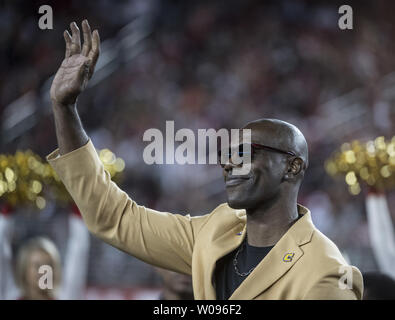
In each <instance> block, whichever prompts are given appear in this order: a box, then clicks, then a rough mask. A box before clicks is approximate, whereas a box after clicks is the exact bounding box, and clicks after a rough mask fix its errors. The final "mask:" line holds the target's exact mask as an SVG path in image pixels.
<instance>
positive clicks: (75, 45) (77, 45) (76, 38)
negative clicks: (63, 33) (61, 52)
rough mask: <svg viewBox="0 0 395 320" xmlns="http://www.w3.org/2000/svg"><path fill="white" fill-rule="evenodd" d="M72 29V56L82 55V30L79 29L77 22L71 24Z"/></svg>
mask: <svg viewBox="0 0 395 320" xmlns="http://www.w3.org/2000/svg"><path fill="white" fill-rule="evenodd" d="M70 29H71V34H72V38H71V50H70V54H71V55H74V54H79V53H81V39H80V29H78V26H77V24H76V23H75V22H72V23H71V24H70Z"/></svg>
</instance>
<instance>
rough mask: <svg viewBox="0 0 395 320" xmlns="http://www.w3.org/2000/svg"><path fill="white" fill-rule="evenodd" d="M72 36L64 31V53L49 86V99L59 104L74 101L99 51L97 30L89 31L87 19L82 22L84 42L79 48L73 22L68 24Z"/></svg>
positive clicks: (83, 85)
mask: <svg viewBox="0 0 395 320" xmlns="http://www.w3.org/2000/svg"><path fill="white" fill-rule="evenodd" d="M70 28H71V32H72V36H70V34H69V33H68V31H65V32H64V34H63V35H64V39H65V41H66V55H65V59H64V60H63V62H62V64H61V66H60V68H59V70H58V71H57V72H56V75H55V78H54V80H53V82H52V86H51V100H52V101H53V102H54V103H57V104H60V105H70V104H73V103H75V101H76V99H77V97H78V95H79V94H80V93H81V92H82V91H83V90H84V89H85V87H86V85H87V83H88V81H89V79H90V78H91V77H92V75H93V72H94V69H95V65H96V62H97V59H98V58H99V53H100V38H99V33H98V31H97V30H95V31H93V33H91V29H90V27H89V24H88V21H86V20H84V21H83V22H82V31H83V36H84V44H83V46H82V49H81V40H80V30H79V29H78V27H77V24H76V23H75V22H72V23H71V24H70Z"/></svg>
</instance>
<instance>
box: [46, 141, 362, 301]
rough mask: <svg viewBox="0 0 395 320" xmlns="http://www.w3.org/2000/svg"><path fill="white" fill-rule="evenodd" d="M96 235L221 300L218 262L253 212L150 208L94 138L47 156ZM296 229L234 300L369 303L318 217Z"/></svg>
mask: <svg viewBox="0 0 395 320" xmlns="http://www.w3.org/2000/svg"><path fill="white" fill-rule="evenodd" d="M47 159H48V161H49V163H50V164H51V166H52V167H53V168H54V170H55V171H56V172H57V174H58V175H59V177H60V178H61V180H62V181H63V183H64V184H65V186H66V188H67V190H68V191H69V193H70V194H71V195H72V197H73V199H74V201H75V203H76V204H77V205H78V207H79V209H80V211H81V214H82V216H83V219H84V221H85V223H86V225H87V227H88V229H89V231H90V232H92V233H93V234H94V235H96V236H97V237H99V238H100V239H102V240H103V241H105V242H107V243H109V244H111V245H112V246H114V247H116V248H118V249H120V250H122V251H124V252H127V253H129V254H131V255H133V256H135V257H137V258H139V259H141V260H143V261H145V262H147V263H150V264H152V265H155V266H159V267H162V268H166V269H170V270H173V271H176V272H182V273H185V274H191V275H192V279H193V280H192V281H193V290H194V295H195V299H215V298H216V294H215V283H214V281H213V279H214V277H213V275H214V271H215V266H216V262H217V261H218V260H219V259H220V258H221V257H223V256H224V255H226V254H228V253H229V252H231V251H233V250H234V249H235V248H237V246H239V245H240V243H241V242H242V241H243V239H244V237H245V235H246V213H245V210H235V209H232V208H230V207H229V206H228V205H227V204H221V205H220V206H218V207H217V208H216V209H214V210H213V211H212V212H211V213H210V214H207V215H203V216H197V217H191V216H190V215H180V214H171V213H167V212H159V211H156V210H152V209H148V208H145V207H144V206H140V205H138V204H137V203H136V202H135V201H133V200H132V199H131V198H130V197H129V196H128V195H127V194H126V193H125V192H124V191H122V190H121V189H120V188H118V186H117V185H116V184H115V183H114V182H112V181H111V178H110V175H109V173H108V172H107V171H105V170H104V168H103V165H102V163H101V161H100V159H99V157H98V155H97V153H96V150H95V148H94V146H93V144H92V142H91V141H90V140H89V142H88V143H87V144H86V145H84V146H83V147H81V148H79V149H77V150H74V151H72V152H70V153H68V154H65V155H62V156H60V155H59V152H58V150H55V151H54V152H52V153H51V154H50V155H48V157H47ZM298 210H299V213H300V214H301V215H302V217H301V218H300V219H299V220H298V221H297V222H296V223H294V224H293V225H292V227H291V228H290V229H289V230H288V231H287V232H286V233H285V234H284V235H283V237H282V238H281V239H280V240H279V241H278V243H277V244H276V245H275V246H274V248H273V249H272V250H271V251H270V252H269V253H268V254H267V256H266V257H265V258H264V259H263V260H262V261H261V262H260V263H259V264H258V266H257V267H256V268H255V269H254V270H253V271H252V272H251V274H250V275H249V276H248V277H247V278H246V279H245V280H244V282H243V283H242V284H241V285H240V286H239V287H238V288H237V289H236V290H235V291H234V293H233V294H232V296H231V297H230V299H271V300H277V299H361V298H362V292H363V281H362V275H361V273H360V271H359V270H358V269H357V268H356V267H353V266H349V265H348V264H347V262H346V261H345V260H344V258H343V257H342V255H341V253H340V251H339V249H338V248H337V247H336V245H335V244H334V243H333V242H332V241H331V240H329V239H328V238H327V237H326V236H325V235H323V234H322V233H321V232H320V231H319V230H318V229H316V228H315V226H314V225H313V223H312V221H311V216H310V211H309V210H308V209H307V208H305V207H303V206H301V205H298Z"/></svg>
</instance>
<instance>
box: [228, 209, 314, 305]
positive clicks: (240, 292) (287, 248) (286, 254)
mask: <svg viewBox="0 0 395 320" xmlns="http://www.w3.org/2000/svg"><path fill="white" fill-rule="evenodd" d="M298 208H299V213H301V214H303V217H301V218H300V219H299V220H298V221H297V222H296V223H295V224H294V225H293V226H292V227H291V228H290V229H289V230H288V231H287V232H286V233H285V234H284V235H283V236H282V238H281V239H280V240H279V241H278V242H277V244H276V245H275V246H274V247H273V249H272V250H270V252H269V253H268V254H267V256H266V257H265V258H264V259H263V260H262V261H261V262H260V263H259V264H258V265H257V266H256V268H255V269H254V270H253V271H252V272H251V274H250V275H249V276H248V277H247V278H246V279H245V280H244V281H243V282H242V284H241V285H240V286H239V287H238V288H237V289H236V290H235V291H234V292H233V294H232V296H231V297H230V298H229V299H231V300H236V299H246V300H250V299H254V298H255V297H257V296H258V295H259V294H261V293H262V292H263V291H265V290H267V289H268V288H269V287H270V286H271V285H272V284H274V283H275V282H276V281H277V280H279V279H280V278H281V277H282V276H283V275H284V274H285V273H286V272H287V271H288V270H289V269H290V268H292V266H293V265H294V264H295V263H296V262H297V261H298V260H299V259H300V258H301V257H302V256H303V250H302V249H301V248H300V246H302V245H303V244H305V243H307V242H309V241H310V240H311V236H312V233H313V231H314V229H313V225H312V222H311V217H310V213H309V211H308V209H306V208H304V207H302V206H298Z"/></svg>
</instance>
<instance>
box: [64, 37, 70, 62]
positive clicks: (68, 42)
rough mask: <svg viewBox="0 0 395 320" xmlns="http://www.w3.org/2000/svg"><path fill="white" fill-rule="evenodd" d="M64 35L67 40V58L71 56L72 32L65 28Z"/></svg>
mask: <svg viewBox="0 0 395 320" xmlns="http://www.w3.org/2000/svg"><path fill="white" fill-rule="evenodd" d="M63 37H64V41H65V42H66V53H65V58H68V57H70V52H71V36H70V33H69V32H68V31H67V30H65V32H63Z"/></svg>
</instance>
